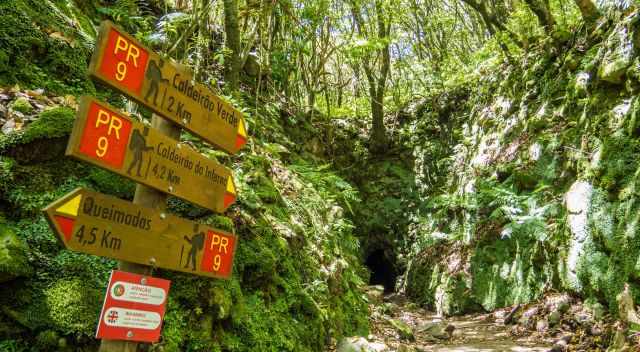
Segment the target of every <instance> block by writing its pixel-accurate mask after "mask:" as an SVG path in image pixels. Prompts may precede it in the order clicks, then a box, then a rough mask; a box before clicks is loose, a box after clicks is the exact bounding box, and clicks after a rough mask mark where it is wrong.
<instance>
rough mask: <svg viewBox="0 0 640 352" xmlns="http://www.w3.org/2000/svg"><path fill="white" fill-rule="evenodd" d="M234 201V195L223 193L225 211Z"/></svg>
mask: <svg viewBox="0 0 640 352" xmlns="http://www.w3.org/2000/svg"><path fill="white" fill-rule="evenodd" d="M235 201H236V195H235V194H233V193H229V192H227V193H225V194H224V208H225V209H227V208H228V207H229V205H231V203H233V202H235Z"/></svg>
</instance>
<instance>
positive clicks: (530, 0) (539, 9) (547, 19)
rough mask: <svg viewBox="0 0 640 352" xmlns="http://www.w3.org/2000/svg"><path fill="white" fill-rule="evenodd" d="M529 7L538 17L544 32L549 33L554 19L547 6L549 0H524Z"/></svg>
mask: <svg viewBox="0 0 640 352" xmlns="http://www.w3.org/2000/svg"><path fill="white" fill-rule="evenodd" d="M525 2H526V3H527V6H529V9H531V11H532V12H533V14H534V15H536V17H537V18H538V23H540V26H542V27H543V28H544V29H545V32H547V33H550V32H551V31H552V30H553V26H554V25H555V23H556V21H555V19H554V18H553V14H552V13H551V8H550V7H549V0H525Z"/></svg>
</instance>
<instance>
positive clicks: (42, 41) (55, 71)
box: [0, 0, 95, 94]
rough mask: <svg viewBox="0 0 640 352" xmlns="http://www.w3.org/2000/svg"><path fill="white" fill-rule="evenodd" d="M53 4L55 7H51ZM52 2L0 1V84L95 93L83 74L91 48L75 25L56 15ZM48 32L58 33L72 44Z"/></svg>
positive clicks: (67, 91)
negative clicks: (1, 18)
mask: <svg viewBox="0 0 640 352" xmlns="http://www.w3.org/2000/svg"><path fill="white" fill-rule="evenodd" d="M52 6H57V7H56V8H52ZM65 7H66V3H65V5H64V6H59V5H56V2H54V1H35V0H10V1H3V2H2V4H0V12H1V13H2V14H3V21H2V23H0V32H1V33H3V36H2V37H0V48H2V52H3V54H0V85H2V86H9V85H14V84H16V83H17V84H20V85H21V86H24V87H32V88H44V89H45V90H46V91H51V92H55V93H76V94H78V93H83V92H89V93H90V92H94V91H95V89H94V87H93V84H92V83H91V82H90V81H89V80H88V79H87V77H86V76H85V72H86V67H87V63H88V60H89V57H90V54H91V52H90V49H89V47H88V45H86V44H87V43H86V40H87V39H86V38H84V37H83V36H82V35H80V33H79V32H78V31H77V30H76V28H75V27H73V26H71V25H69V24H68V23H66V22H65V21H62V20H61V19H60V17H59V16H58V15H57V13H58V12H59V11H61V9H62V11H63V12H64V10H65ZM42 29H45V30H46V31H47V32H48V33H52V32H58V33H61V35H62V36H63V37H65V38H68V39H69V41H71V42H72V43H75V44H74V45H71V43H69V42H67V41H64V40H59V39H56V38H55V36H49V35H47V32H45V31H44V30H42Z"/></svg>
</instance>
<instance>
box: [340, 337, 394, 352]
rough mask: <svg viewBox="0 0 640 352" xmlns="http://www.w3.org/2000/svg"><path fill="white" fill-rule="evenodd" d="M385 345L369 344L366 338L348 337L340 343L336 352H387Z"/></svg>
mask: <svg viewBox="0 0 640 352" xmlns="http://www.w3.org/2000/svg"><path fill="white" fill-rule="evenodd" d="M388 350H389V349H388V348H387V346H386V345H385V344H382V343H376V342H369V341H367V339H365V338H364V337H357V336H355V337H346V338H344V339H342V340H341V341H340V343H338V348H337V350H336V352H385V351H388Z"/></svg>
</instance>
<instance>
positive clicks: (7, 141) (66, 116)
mask: <svg viewBox="0 0 640 352" xmlns="http://www.w3.org/2000/svg"><path fill="white" fill-rule="evenodd" d="M74 116H75V112H74V111H73V110H72V109H70V108H66V107H57V108H53V109H49V110H46V111H43V112H42V113H40V115H39V116H38V118H37V120H36V121H34V122H33V123H31V124H29V125H28V126H27V128H26V129H25V130H23V131H18V132H14V133H11V134H8V135H2V136H0V153H3V154H5V155H8V156H11V157H13V158H15V159H18V160H20V161H23V162H31V161H34V160H47V159H50V158H53V157H57V156H60V157H61V156H62V155H63V154H64V148H65V146H66V138H65V140H58V139H60V138H63V137H66V136H68V135H69V133H70V132H71V129H72V127H73V121H74ZM40 140H46V141H40Z"/></svg>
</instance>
